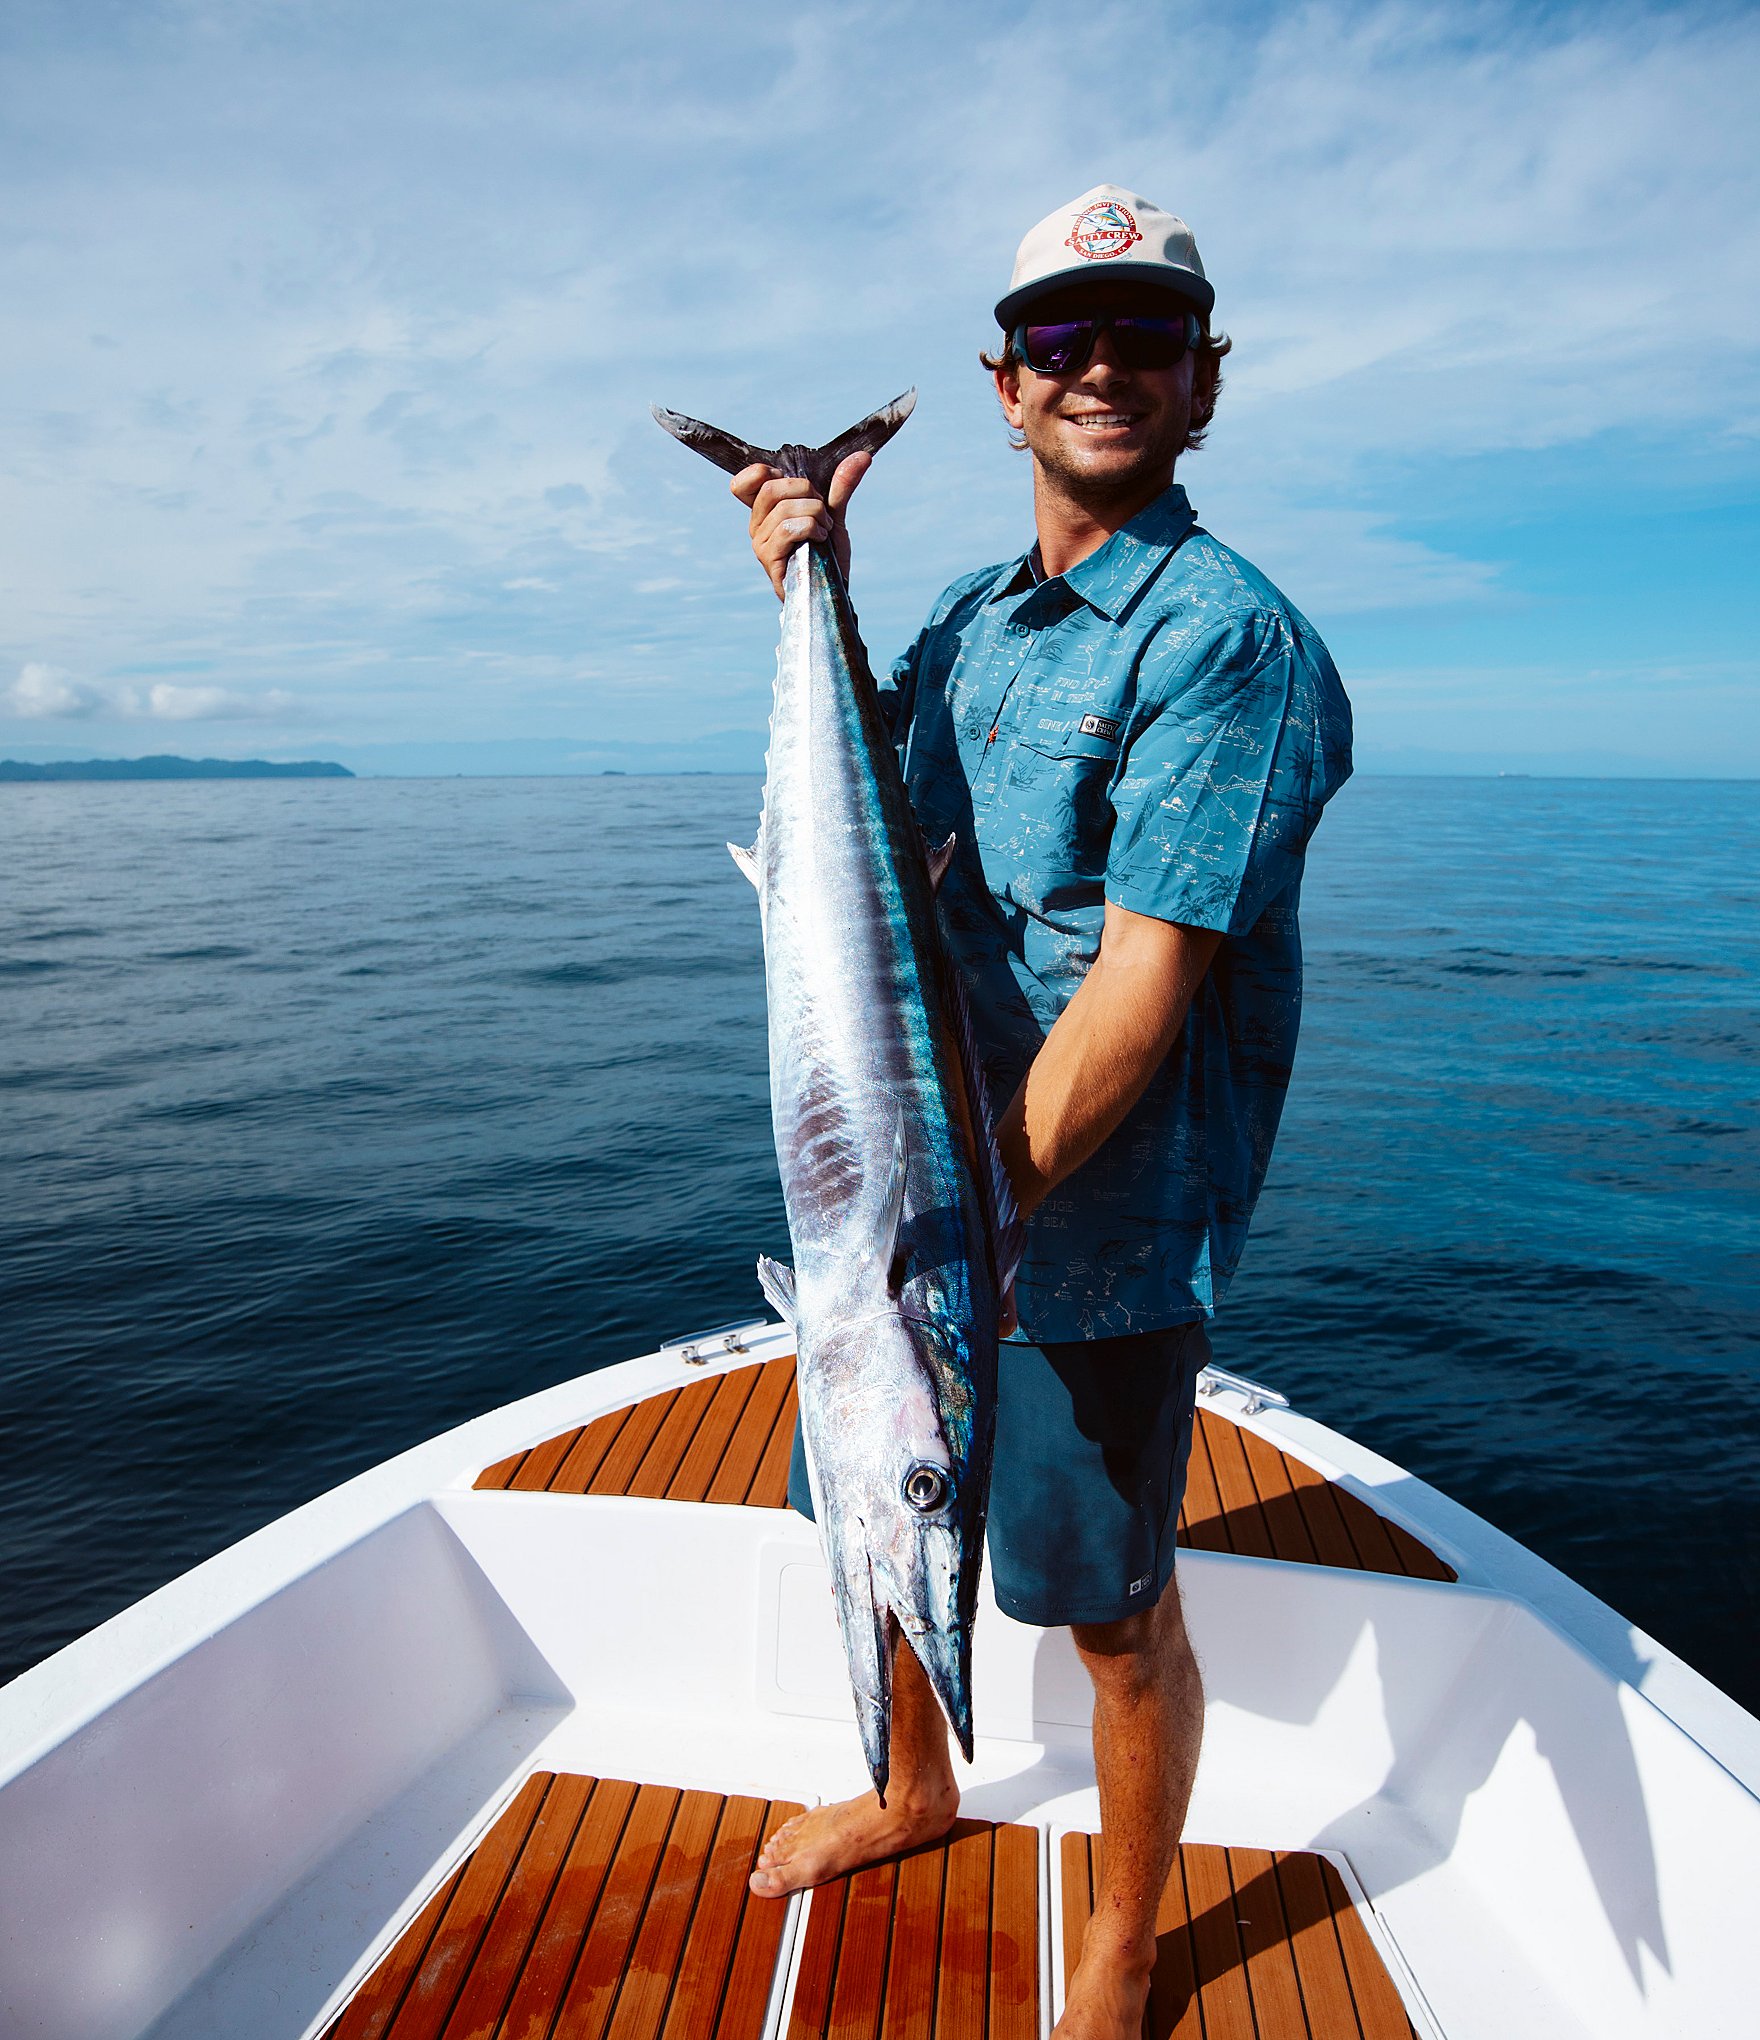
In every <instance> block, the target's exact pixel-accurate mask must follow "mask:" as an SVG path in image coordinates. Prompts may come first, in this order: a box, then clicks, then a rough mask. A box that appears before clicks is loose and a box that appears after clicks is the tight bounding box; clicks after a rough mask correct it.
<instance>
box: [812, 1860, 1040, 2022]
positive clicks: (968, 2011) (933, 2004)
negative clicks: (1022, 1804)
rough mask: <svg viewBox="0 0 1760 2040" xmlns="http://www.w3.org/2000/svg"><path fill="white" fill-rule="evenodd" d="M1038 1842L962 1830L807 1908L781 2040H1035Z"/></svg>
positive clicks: (840, 1882) (858, 1877) (846, 1881)
mask: <svg viewBox="0 0 1760 2040" xmlns="http://www.w3.org/2000/svg"><path fill="white" fill-rule="evenodd" d="M1038 2035H1039V1836H1038V1831H1037V1830H1036V1829H1034V1828H1030V1827H1012V1826H1004V1827H998V1826H992V1825H991V1823H989V1822H988V1821H981V1820H962V1821H958V1822H956V1823H955V1825H954V1829H953V1832H952V1833H951V1834H950V1835H949V1836H948V1837H947V1839H946V1840H945V1841H944V1842H937V1843H935V1844H933V1845H932V1846H931V1847H929V1848H926V1849H915V1850H913V1851H912V1852H911V1853H910V1854H909V1855H908V1856H901V1857H899V1858H898V1859H897V1860H896V1861H895V1862H891V1863H879V1864H876V1865H875V1866H874V1867H873V1868H872V1869H869V1870H859V1871H857V1872H856V1874H855V1875H854V1876H853V1877H840V1878H838V1879H836V1880H835V1881H834V1882H833V1883H830V1884H826V1885H822V1886H821V1887H820V1888H819V1889H818V1890H817V1891H815V1892H814V1893H813V1895H812V1898H811V1899H810V1901H809V1903H808V1906H807V1918H806V1926H805V1929H804V1932H803V1940H802V1946H801V1959H800V1969H799V1971H798V1973H797V1975H796V1979H795V1989H794V2002H793V2004H792V2005H791V2007H790V2009H789V2016H788V2022H787V2025H786V2026H785V2028H784V2031H783V2040H1038Z"/></svg>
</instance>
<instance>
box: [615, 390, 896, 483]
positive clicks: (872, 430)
mask: <svg viewBox="0 0 1760 2040" xmlns="http://www.w3.org/2000/svg"><path fill="white" fill-rule="evenodd" d="M916 403H917V393H916V391H915V390H914V389H911V390H906V391H905V393H904V395H903V396H901V397H894V398H893V400H892V402H891V403H890V404H882V405H881V406H880V408H879V410H877V411H870V412H869V413H868V415H867V417H865V418H864V419H862V420H861V422H860V423H859V424H856V425H852V426H851V427H850V428H849V430H848V431H847V432H840V433H839V434H838V435H837V437H836V438H835V439H828V440H827V441H826V442H825V444H824V445H823V446H794V445H788V446H777V447H768V446H755V445H753V444H752V443H751V442H750V441H749V440H745V439H739V438H736V437H735V436H734V434H733V433H731V432H723V431H722V430H721V428H720V426H718V425H705V424H704V423H703V421H702V419H700V418H687V417H686V416H685V415H684V413H683V412H682V411H668V410H667V409H666V408H665V406H664V405H662V404H650V405H649V407H648V408H649V409H650V410H651V411H652V412H653V414H654V418H655V422H656V423H657V424H659V425H661V426H663V427H664V428H665V430H666V431H668V432H670V433H671V434H672V436H673V438H674V439H676V440H678V441H679V442H680V444H681V445H684V446H688V447H691V448H692V449H693V450H694V451H696V452H697V453H700V454H701V455H702V456H703V458H704V459H705V460H712V461H713V462H714V463H715V465H716V466H717V467H718V468H725V469H726V470H727V472H728V473H729V474H730V475H737V474H738V473H739V471H740V469H741V468H748V467H751V466H752V465H753V463H754V462H762V464H763V465H764V466H765V467H771V468H775V469H776V470H777V471H778V472H779V473H781V474H785V475H799V476H803V477H804V478H805V479H806V480H807V481H809V482H811V483H812V484H813V486H814V488H816V489H817V490H818V491H819V492H820V494H821V495H823V494H824V492H825V491H826V490H827V489H829V488H830V486H831V477H832V475H833V474H834V473H835V472H836V470H837V464H838V462H839V461H842V460H847V459H848V458H849V456H850V455H851V454H852V453H878V452H879V451H880V449H881V447H883V446H884V445H885V444H886V442H887V440H889V439H890V438H891V437H892V435H893V434H894V433H895V432H896V431H897V430H898V428H899V427H900V426H901V425H902V424H903V423H904V421H905V420H906V419H907V418H908V417H909V416H910V415H911V412H912V411H913V410H914V409H915V408H916Z"/></svg>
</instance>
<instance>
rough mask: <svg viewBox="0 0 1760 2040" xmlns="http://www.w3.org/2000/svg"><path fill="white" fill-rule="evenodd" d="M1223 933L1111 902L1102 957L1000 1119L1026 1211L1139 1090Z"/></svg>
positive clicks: (1006, 1159) (1085, 1153) (1180, 1022)
mask: <svg viewBox="0 0 1760 2040" xmlns="http://www.w3.org/2000/svg"><path fill="white" fill-rule="evenodd" d="M1221 939H1222V938H1221V937H1220V936H1219V935H1217V934H1214V933H1213V932H1212V931H1211V930H1209V929H1206V928H1186V927H1180V926H1177V925H1175V924H1174V923H1172V922H1166V921H1154V920H1150V919H1148V918H1147V917H1146V916H1144V915H1141V914H1133V913H1130V912H1128V911H1126V910H1125V909H1124V908H1122V907H1115V906H1113V905H1111V904H1110V903H1108V905H1107V909H1106V931H1105V934H1104V936H1103V938H1102V940H1101V944H1100V954H1099V955H1098V956H1097V957H1096V958H1095V960H1094V964H1093V966H1092V968H1091V969H1090V970H1089V972H1088V975H1087V977H1086V978H1085V979H1083V981H1082V983H1081V984H1080V986H1078V988H1077V990H1076V993H1075V996H1074V997H1073V998H1072V999H1071V1000H1070V1002H1069V1004H1068V1005H1067V1006H1066V1007H1065V1008H1064V1010H1063V1012H1062V1013H1061V1014H1060V1015H1059V1016H1058V1019H1057V1023H1056V1025H1055V1026H1054V1027H1053V1028H1052V1030H1051V1032H1050V1033H1049V1034H1048V1035H1047V1036H1046V1037H1045V1045H1044V1046H1043V1047H1042V1048H1041V1049H1040V1051H1039V1053H1038V1054H1037V1055H1036V1056H1035V1057H1034V1058H1033V1065H1032V1068H1031V1069H1029V1070H1028V1072H1027V1074H1026V1077H1025V1078H1024V1079H1023V1081H1022V1083H1021V1086H1020V1089H1019V1090H1018V1091H1016V1093H1015V1095H1014V1097H1013V1099H1012V1100H1011V1101H1010V1102H1009V1106H1008V1110H1007V1111H1006V1112H1005V1113H1004V1114H1003V1116H1002V1124H1001V1127H1000V1128H999V1136H1000V1140H1001V1146H1002V1159H1003V1163H1004V1165H1005V1166H1006V1168H1007V1170H1008V1174H1009V1180H1010V1182H1011V1183H1012V1184H1013V1186H1014V1191H1015V1196H1016V1199H1017V1201H1018V1202H1019V1203H1020V1205H1021V1208H1022V1210H1023V1211H1024V1212H1025V1211H1031V1210H1032V1209H1033V1207H1034V1206H1035V1205H1036V1204H1038V1203H1039V1202H1040V1200H1041V1199H1042V1198H1043V1197H1044V1196H1045V1195H1046V1193H1047V1192H1048V1191H1049V1190H1051V1189H1052V1188H1053V1187H1054V1186H1055V1185H1056V1184H1058V1183H1061V1182H1062V1181H1063V1179H1064V1177H1066V1176H1068V1175H1070V1174H1071V1173H1072V1172H1073V1171H1075V1170H1076V1169H1079V1168H1080V1167H1081V1165H1082V1163H1083V1162H1085V1161H1086V1160H1087V1159H1088V1157H1089V1156H1090V1155H1091V1154H1093V1152H1094V1151H1095V1149H1096V1148H1098V1147H1099V1146H1100V1144H1101V1143H1102V1141H1104V1140H1105V1139H1106V1137H1107V1135H1108V1134H1110V1133H1111V1132H1112V1131H1113V1130H1114V1128H1115V1127H1117V1126H1118V1124H1119V1122H1120V1121H1121V1120H1122V1119H1123V1118H1124V1116H1125V1114H1126V1113H1127V1112H1128V1111H1129V1110H1130V1109H1131V1107H1132V1106H1133V1105H1134V1104H1135V1103H1136V1102H1137V1100H1138V1099H1139V1098H1140V1097H1141V1096H1142V1095H1143V1092H1144V1090H1145V1089H1146V1088H1147V1086H1148V1083H1149V1079H1150V1078H1151V1077H1152V1076H1153V1075H1154V1074H1155V1072H1156V1070H1157V1069H1159V1068H1160V1066H1161V1064H1162V1062H1163V1061H1164V1060H1165V1059H1166V1056H1167V1053H1168V1051H1169V1050H1170V1049H1171V1048H1172V1046H1173V1044H1174V1042H1175V1041H1176V1040H1177V1039H1178V1037H1179V1031H1180V1029H1181V1028H1182V1027H1183V1026H1184V1024H1185V1017H1186V1013H1187V1010H1188V1009H1189V1007H1190V1006H1191V1002H1192V997H1193V994H1194V993H1195V992H1196V991H1197V989H1198V986H1199V985H1200V984H1201V983H1202V982H1203V980H1204V973H1205V972H1206V971H1207V970H1208V969H1209V968H1210V959H1211V958H1212V957H1213V956H1214V955H1215V953H1216V948H1217V944H1218V943H1219V942H1220V941H1221Z"/></svg>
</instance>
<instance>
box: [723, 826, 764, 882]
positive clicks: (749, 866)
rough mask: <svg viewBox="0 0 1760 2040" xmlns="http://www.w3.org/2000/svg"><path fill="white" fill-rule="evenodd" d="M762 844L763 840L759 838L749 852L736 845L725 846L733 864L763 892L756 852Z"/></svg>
mask: <svg viewBox="0 0 1760 2040" xmlns="http://www.w3.org/2000/svg"><path fill="white" fill-rule="evenodd" d="M762 842H763V838H762V837H759V839H758V842H756V843H754V844H753V845H752V847H751V848H750V849H749V850H742V849H741V848H740V847H739V845H738V844H737V843H729V844H728V846H727V854H728V856H729V857H731V858H732V859H733V861H734V863H735V864H737V865H738V866H739V868H740V870H741V871H743V872H744V873H745V875H746V876H747V878H749V879H750V880H751V882H752V883H753V885H755V886H757V887H758V889H759V890H760V891H762V890H763V887H762V885H761V883H760V881H759V878H758V850H759V845H760V844H761V843H762Z"/></svg>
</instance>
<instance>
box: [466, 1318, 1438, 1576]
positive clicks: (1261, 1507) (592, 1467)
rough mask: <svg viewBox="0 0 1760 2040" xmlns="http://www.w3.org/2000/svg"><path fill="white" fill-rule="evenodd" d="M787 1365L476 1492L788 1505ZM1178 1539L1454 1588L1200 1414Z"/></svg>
mask: <svg viewBox="0 0 1760 2040" xmlns="http://www.w3.org/2000/svg"><path fill="white" fill-rule="evenodd" d="M794 1416H795V1383H794V1358H793V1356H792V1355H787V1356H785V1357H784V1358H782V1359H779V1360H767V1361H764V1362H762V1363H761V1364H759V1365H757V1366H753V1367H736V1368H733V1369H731V1370H730V1371H729V1372H727V1373H725V1374H711V1375H706V1376H705V1377H704V1378H703V1379H702V1380H701V1381H692V1382H688V1383H686V1384H685V1386H684V1387H682V1388H672V1389H667V1390H665V1391H663V1392H662V1393H661V1394H659V1395H651V1396H647V1397H644V1398H643V1400H642V1401H640V1402H635V1403H631V1404H630V1405H629V1406H628V1407H627V1408H625V1409H621V1410H612V1411H611V1412H610V1413H609V1414H608V1415H606V1416H603V1417H595V1418H594V1419H593V1421H592V1422H591V1423H590V1424H583V1425H581V1426H580V1427H579V1428H578V1429H577V1430H573V1431H564V1432H562V1433H561V1434H560V1435H559V1436H557V1437H554V1438H547V1439H545V1440H544V1442H543V1443H542V1444H540V1445H534V1446H532V1447H531V1448H530V1450H529V1451H525V1452H515V1453H513V1454H512V1455H511V1456H510V1457H508V1458H506V1459H503V1460H501V1461H499V1462H498V1463H497V1464H496V1465H494V1466H491V1467H488V1468H486V1469H485V1470H484V1471H483V1472H482V1473H481V1474H479V1475H478V1477H477V1481H476V1485H477V1486H478V1487H479V1488H503V1489H511V1490H513V1491H514V1492H516V1493H521V1494H535V1493H548V1494H564V1495H647V1496H651V1497H653V1498H654V1499H656V1500H663V1501H674V1502H734V1503H744V1504H745V1505H746V1506H748V1507H751V1508H760V1509H782V1508H786V1507H787V1506H788V1455H789V1444H790V1441H791V1439H792V1437H793V1434H794ZM1179 1539H1180V1542H1181V1543H1182V1544H1186V1545H1191V1546H1195V1547H1196V1548H1198V1549H1200V1550H1204V1551H1232V1552H1238V1553H1241V1554H1242V1555H1244V1556H1247V1557H1254V1558H1279V1559H1286V1560H1290V1561H1292V1562H1294V1563H1296V1564H1298V1565H1333V1566H1347V1567H1353V1568H1355V1569H1357V1570H1359V1571H1363V1572H1381V1573H1395V1574H1406V1575H1410V1576H1411V1577H1413V1578H1416V1579H1426V1580H1452V1579H1453V1578H1454V1577H1455V1574H1454V1572H1453V1570H1452V1568H1450V1567H1449V1566H1448V1565H1446V1564H1445V1563H1444V1562H1443V1561H1442V1560H1441V1559H1440V1558H1438V1557H1437V1555H1436V1554H1435V1552H1433V1551H1431V1550H1430V1549H1429V1547H1428V1546H1427V1545H1424V1544H1421V1543H1420V1542H1419V1541H1418V1539H1417V1538H1415V1537H1413V1536H1412V1535H1411V1533H1410V1532H1409V1531H1407V1530H1404V1529H1402V1528H1401V1527H1400V1526H1399V1524H1397V1523H1391V1522H1389V1521H1388V1520H1387V1518H1386V1517H1384V1516H1381V1515H1379V1514H1377V1512H1376V1511H1375V1510H1374V1509H1372V1508H1371V1507H1370V1506H1369V1504H1368V1503H1367V1502H1365V1501H1363V1500H1362V1498H1361V1497H1360V1496H1358V1495H1354V1494H1351V1493H1350V1492H1349V1491H1348V1490H1346V1489H1345V1488H1342V1487H1340V1486H1339V1485H1338V1483H1337V1482H1336V1481H1330V1480H1328V1479H1327V1478H1326V1477H1325V1476H1324V1475H1323V1474H1319V1473H1316V1472H1315V1471H1314V1469H1313V1468H1312V1467H1311V1466H1308V1465H1306V1464H1305V1463H1304V1462H1303V1461H1301V1460H1299V1459H1297V1458H1295V1457H1294V1456H1293V1455H1292V1454H1290V1453H1288V1452H1283V1451H1280V1450H1279V1449H1278V1448H1277V1447H1276V1446H1275V1445H1273V1444H1272V1443H1271V1442H1270V1440H1269V1439H1266V1438H1261V1437H1260V1436H1258V1435H1257V1433H1255V1432H1252V1431H1249V1430H1247V1429H1246V1428H1245V1426H1243V1425H1240V1424H1235V1423H1231V1422H1230V1421H1229V1419H1228V1418H1227V1417H1224V1416H1219V1415H1217V1414H1216V1413H1215V1412H1214V1411H1212V1410H1206V1409H1200V1410H1199V1411H1198V1421H1197V1424H1196V1425H1195V1426H1194V1428H1193V1432H1192V1456H1191V1464H1190V1468H1189V1471H1188V1474H1187V1478H1186V1496H1185V1503H1184V1506H1183V1507H1182V1508H1181V1510H1180V1527H1179Z"/></svg>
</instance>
